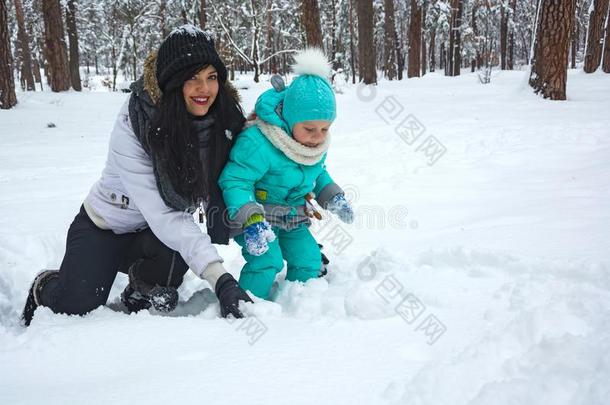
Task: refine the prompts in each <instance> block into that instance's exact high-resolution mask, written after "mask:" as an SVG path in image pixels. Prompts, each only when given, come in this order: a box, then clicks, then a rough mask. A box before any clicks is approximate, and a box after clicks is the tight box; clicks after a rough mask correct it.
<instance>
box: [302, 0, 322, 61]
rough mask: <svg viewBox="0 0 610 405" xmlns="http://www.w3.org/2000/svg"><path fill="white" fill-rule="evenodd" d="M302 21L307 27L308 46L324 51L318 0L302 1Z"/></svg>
mask: <svg viewBox="0 0 610 405" xmlns="http://www.w3.org/2000/svg"><path fill="white" fill-rule="evenodd" d="M301 21H302V23H303V27H305V35H306V36H307V46H308V47H318V48H320V49H323V44H322V30H321V28H320V8H319V7H318V0H301Z"/></svg>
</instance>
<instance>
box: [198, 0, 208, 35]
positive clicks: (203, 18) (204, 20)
mask: <svg viewBox="0 0 610 405" xmlns="http://www.w3.org/2000/svg"><path fill="white" fill-rule="evenodd" d="M205 11H206V5H205V0H201V1H200V2H199V26H200V27H201V29H202V30H205V28H206V27H205V26H206V24H207V23H208V18H207V16H206V14H205Z"/></svg>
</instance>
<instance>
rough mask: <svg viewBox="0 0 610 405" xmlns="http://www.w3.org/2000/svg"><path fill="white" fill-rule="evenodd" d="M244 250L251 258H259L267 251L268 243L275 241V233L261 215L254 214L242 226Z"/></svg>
mask: <svg viewBox="0 0 610 405" xmlns="http://www.w3.org/2000/svg"><path fill="white" fill-rule="evenodd" d="M244 240H245V242H246V250H247V251H248V253H250V254H251V255H252V256H261V255H263V254H264V253H265V252H266V251H267V250H269V242H273V241H274V240H275V233H273V230H272V229H271V225H269V222H267V221H265V217H263V216H262V215H261V214H254V215H252V216H251V217H250V219H248V221H246V223H245V224H244Z"/></svg>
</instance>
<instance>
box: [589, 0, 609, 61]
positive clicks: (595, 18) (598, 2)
mask: <svg viewBox="0 0 610 405" xmlns="http://www.w3.org/2000/svg"><path fill="white" fill-rule="evenodd" d="M607 17H608V0H594V2H593V7H592V9H591V13H590V17H589V33H588V35H587V48H586V54H585V66H584V71H585V72H586V73H593V72H595V71H596V70H597V68H598V67H599V65H600V62H601V59H602V47H603V42H604V25H605V24H606V18H607Z"/></svg>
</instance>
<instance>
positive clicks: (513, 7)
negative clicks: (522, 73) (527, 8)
mask: <svg viewBox="0 0 610 405" xmlns="http://www.w3.org/2000/svg"><path fill="white" fill-rule="evenodd" d="M516 12H517V0H510V18H509V21H513V22H514V19H515V15H517V14H516ZM511 26H512V28H511V29H510V32H509V34H508V55H507V64H506V68H507V69H509V70H513V69H514V68H515V27H514V24H511Z"/></svg>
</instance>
